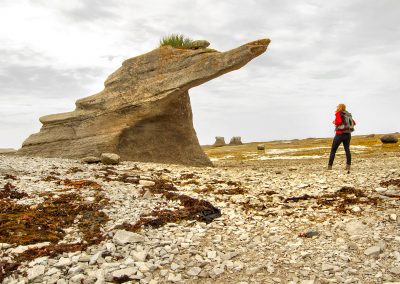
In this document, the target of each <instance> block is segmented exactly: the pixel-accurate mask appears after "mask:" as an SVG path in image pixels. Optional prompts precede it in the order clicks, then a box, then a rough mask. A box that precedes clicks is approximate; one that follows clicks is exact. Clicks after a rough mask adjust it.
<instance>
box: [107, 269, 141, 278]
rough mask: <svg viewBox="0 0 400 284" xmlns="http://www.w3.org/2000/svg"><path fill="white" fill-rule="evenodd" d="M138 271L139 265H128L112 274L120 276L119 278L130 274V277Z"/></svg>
mask: <svg viewBox="0 0 400 284" xmlns="http://www.w3.org/2000/svg"><path fill="white" fill-rule="evenodd" d="M137 272H138V268H137V267H128V268H124V269H119V270H115V271H113V273H112V276H113V277H118V278H119V277H123V276H128V277H130V278H132V277H133V276H134V275H136V273H137Z"/></svg>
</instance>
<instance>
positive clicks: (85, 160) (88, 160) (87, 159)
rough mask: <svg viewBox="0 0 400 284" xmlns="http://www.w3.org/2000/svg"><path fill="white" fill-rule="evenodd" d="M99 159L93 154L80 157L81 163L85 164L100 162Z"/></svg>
mask: <svg viewBox="0 0 400 284" xmlns="http://www.w3.org/2000/svg"><path fill="white" fill-rule="evenodd" d="M100 162H101V159H100V158H98V157H95V156H88V157H85V158H83V159H82V163H85V164H97V163H100Z"/></svg>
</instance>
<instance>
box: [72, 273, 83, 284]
mask: <svg viewBox="0 0 400 284" xmlns="http://www.w3.org/2000/svg"><path fill="white" fill-rule="evenodd" d="M85 278H86V276H85V275H83V274H78V275H75V276H73V277H71V278H70V279H69V283H79V284H80V283H82V281H83V280H84V279H85Z"/></svg>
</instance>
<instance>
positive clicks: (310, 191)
mask: <svg viewBox="0 0 400 284" xmlns="http://www.w3.org/2000/svg"><path fill="white" fill-rule="evenodd" d="M399 161H400V160H399V157H398V156H396V155H385V156H382V155H380V156H373V155H371V156H365V157H359V158H356V159H355V162H354V166H353V168H352V171H351V173H350V174H347V173H346V171H345V170H344V165H343V164H342V162H343V159H339V160H338V161H337V162H336V164H335V166H334V169H333V170H332V171H327V170H326V165H325V164H326V161H325V160H323V159H313V160H301V161H299V160H287V161H286V160H279V161H257V162H249V163H246V162H241V163H238V164H236V165H235V164H234V163H222V162H221V163H217V166H216V167H214V168H190V167H183V166H176V165H160V164H150V163H133V162H122V163H121V164H119V165H115V166H112V167H110V166H108V167H107V166H104V165H102V164H83V163H81V162H80V161H75V160H65V159H45V158H29V157H15V156H10V155H7V156H0V205H1V206H2V207H1V206H0V214H1V216H2V218H1V220H0V225H1V226H2V228H1V229H2V231H1V232H0V233H1V234H0V237H1V239H0V249H1V252H0V276H1V277H3V278H4V279H3V283H58V284H61V283H123V282H126V283H136V282H138V283H139V282H140V283H242V284H244V283H400V230H399V228H400V210H399V207H400V163H399ZM23 193H25V194H26V195H24V194H23ZM178 195H179V196H180V197H179V198H177V196H178ZM67 196H69V198H70V199H68V200H67V201H65V202H64V203H61V200H64V199H66V197H67ZM182 196H184V197H185V198H186V200H189V201H190V202H188V203H187V204H186V203H184V201H183V199H180V198H181V197H182ZM63 198H64V199H63ZM196 202H197V203H196ZM7 204H8V205H7ZM197 204H202V205H204V206H206V207H207V206H209V209H210V208H211V209H213V208H214V209H216V208H217V209H219V210H220V212H221V216H220V217H218V216H217V215H218V214H216V215H212V213H213V212H211V213H210V212H209V211H207V210H206V209H207V208H206V209H204V208H203V207H202V208H200V209H201V210H200V211H199V210H198V211H196V210H197V209H198V208H197V207H196V205H197ZM55 205H57V206H58V207H54V208H55V209H54V210H56V212H57V214H55V213H54V214H53V215H52V218H53V217H54V218H55V219H54V220H55V221H54V220H53V219H51V220H50V219H48V221H47V220H45V221H43V222H44V224H43V225H41V226H38V225H37V223H35V222H36V221H35V220H36V219H37V218H38V217H37V216H36V215H34V214H36V213H38V211H40V212H42V211H43V212H45V211H46V210H47V209H46V208H53V207H52V206H55ZM7 206H9V207H7ZM10 206H11V207H10ZM18 206H20V207H21V208H24V209H23V210H26V211H23V212H22V213H21V214H20V215H18V214H17V215H15V216H14V215H13V216H14V217H13V218H14V219H13V218H10V219H9V220H8V221H7V222H9V223H8V225H7V226H8V227H7V226H6V225H5V223H6V221H4V220H6V219H5V218H6V216H8V215H7V214H8V213H10V212H11V211H12V210H14V209H15V208H20V207H18ZM63 206H64V207H63ZM65 207H66V208H65ZM4 208H6V209H4ZM7 208H8V209H7ZM10 208H14V209H10ZM15 210H17V209H15ZM21 210H22V209H21ZM41 210H42V211H41ZM57 210H58V211H57ZM63 210H64V211H63ZM68 210H69V211H68ZM79 210H81V211H79ZM85 210H86V211H85ZM78 211H79V212H78ZM211 211H212V210H211ZM46 212H47V211H46ZM62 212H64V213H62ZM214 213H216V212H215V211H214ZM63 214H65V215H63ZM207 214H208V215H207ZM56 215H57V216H56ZM60 216H61V217H60ZM66 216H69V217H71V216H72V217H71V218H69V219H70V222H69V223H68V222H67V221H65V220H66ZM105 216H106V217H105ZM165 216H168V218H170V217H171V218H172V217H173V218H176V219H168V220H169V221H170V222H167V223H165V224H164V223H163V219H162V217H165ZM204 216H205V217H204ZM215 217H217V218H215ZM35 218H36V219H35ZM64 218H65V220H64ZM202 218H203V219H202ZM207 218H208V219H207ZM213 218H215V219H213ZM180 219H182V220H180ZM10 220H11V221H10ZM168 220H167V221H168ZM204 221H210V222H204ZM12 222H14V223H12ZM52 222H53V223H52ZM54 222H56V223H54ZM9 224H13V225H15V226H17V225H18V226H21V224H22V225H23V226H25V227H23V228H26V231H17V230H16V229H13V228H14V227H10V225H9ZM138 224H139V225H140V224H143V225H144V226H143V227H140V226H138ZM135 225H136V227H135ZM19 228H20V227H19ZM28 230H30V231H29V232H28ZM46 230H48V231H46ZM51 230H56V233H52V234H50V233H49V232H53V231H51ZM45 233H48V236H47V235H46V234H45ZM38 235H39V236H38ZM40 236H41V237H40ZM44 236H46V238H47V237H48V240H47V239H46V238H45V237H44ZM61 244H64V245H66V246H63V247H61V246H57V248H58V250H57V253H51V249H50V248H54V245H61ZM73 245H79V246H78V248H80V249H81V250H80V249H73V248H76V247H77V246H75V247H73ZM52 246H53V247H52ZM62 249H64V251H63V250H62ZM31 251H33V252H35V253H36V254H33V255H32V254H29V253H27V252H31ZM22 256H23V257H25V258H22ZM7 265H8V266H7ZM12 265H14V266H13V267H12V269H11V268H10V267H11V266H12ZM6 272H7V274H6Z"/></svg>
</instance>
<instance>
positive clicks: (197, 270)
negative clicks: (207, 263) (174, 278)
mask: <svg viewBox="0 0 400 284" xmlns="http://www.w3.org/2000/svg"><path fill="white" fill-rule="evenodd" d="M200 272H201V268H200V267H197V266H195V267H191V268H189V269H188V271H187V272H186V274H187V275H190V276H197V275H199V273H200Z"/></svg>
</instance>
